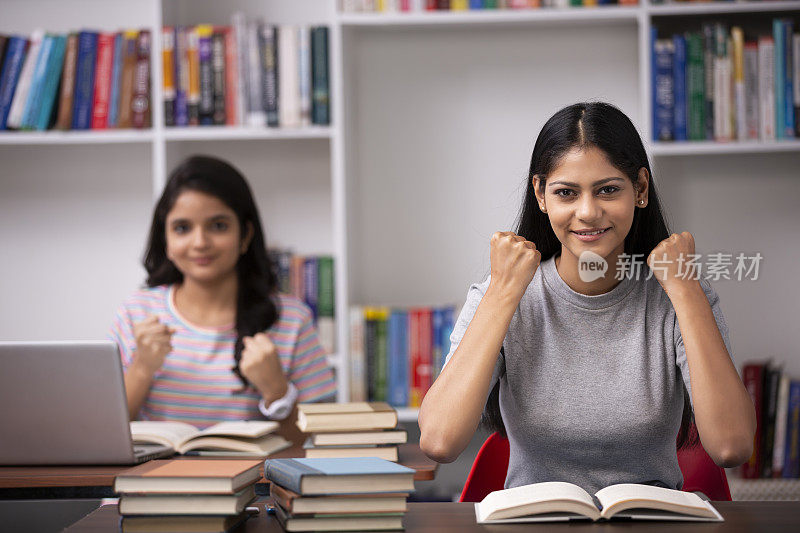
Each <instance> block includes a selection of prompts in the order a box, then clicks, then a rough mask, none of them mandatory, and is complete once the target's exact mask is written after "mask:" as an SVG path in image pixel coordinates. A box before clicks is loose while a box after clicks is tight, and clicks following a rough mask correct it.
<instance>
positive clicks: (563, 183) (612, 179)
mask: <svg viewBox="0 0 800 533" xmlns="http://www.w3.org/2000/svg"><path fill="white" fill-rule="evenodd" d="M610 181H625V180H623V179H622V178H616V177H614V178H603V179H601V180H597V181H595V182H594V183H592V187H596V186H598V185H602V184H604V183H608V182H610ZM553 185H566V186H567V187H577V188H579V189H580V187H581V186H580V185H578V184H577V183H573V182H571V181H554V182H552V183H548V184H547V186H548V187H550V186H553Z"/></svg>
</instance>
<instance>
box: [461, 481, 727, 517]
mask: <svg viewBox="0 0 800 533" xmlns="http://www.w3.org/2000/svg"><path fill="white" fill-rule="evenodd" d="M475 515H476V517H477V520H478V523H479V524H494V523H512V522H549V521H561V520H575V519H583V520H585V519H589V520H595V521H596V520H603V519H611V518H626V519H634V520H692V521H703V522H723V521H724V519H723V518H722V515H720V514H719V512H717V510H716V509H714V507H713V506H712V505H711V504H710V503H709V502H707V501H705V500H703V499H702V498H700V496H698V495H697V494H694V493H691V492H682V491H679V490H673V489H665V488H662V487H653V486H650V485H639V484H635V483H620V484H618V485H610V486H608V487H606V488H604V489H601V490H599V491H597V492H596V493H595V498H592V495H590V494H589V493H588V492H586V491H585V490H583V489H582V488H581V487H579V486H577V485H574V484H572V483H565V482H561V481H549V482H545V483H534V484H532V485H524V486H521V487H514V488H510V489H505V490H496V491H494V492H492V493H490V494H489V495H488V496H486V497H485V498H484V499H483V501H481V502H479V503H476V504H475Z"/></svg>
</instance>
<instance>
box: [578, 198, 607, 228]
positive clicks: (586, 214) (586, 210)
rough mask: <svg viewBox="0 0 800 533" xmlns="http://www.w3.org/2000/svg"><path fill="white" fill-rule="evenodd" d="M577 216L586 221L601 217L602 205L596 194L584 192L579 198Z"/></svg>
mask: <svg viewBox="0 0 800 533" xmlns="http://www.w3.org/2000/svg"><path fill="white" fill-rule="evenodd" d="M575 216H577V217H578V218H579V219H580V220H582V221H584V222H590V221H594V220H598V219H599V218H600V216H601V209H600V205H599V203H598V202H597V199H596V198H595V197H594V195H592V194H584V195H582V196H581V198H580V199H579V200H578V207H577V211H576V213H575Z"/></svg>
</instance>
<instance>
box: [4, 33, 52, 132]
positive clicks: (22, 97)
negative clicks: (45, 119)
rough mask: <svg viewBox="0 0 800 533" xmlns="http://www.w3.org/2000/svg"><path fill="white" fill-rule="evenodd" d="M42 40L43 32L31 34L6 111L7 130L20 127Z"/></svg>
mask: <svg viewBox="0 0 800 533" xmlns="http://www.w3.org/2000/svg"><path fill="white" fill-rule="evenodd" d="M43 39H44V31H43V30H40V29H37V30H34V32H33V33H32V34H31V38H30V44H29V46H28V51H27V54H26V55H25V61H24V63H23V65H22V70H21V71H20V74H19V79H18V80H17V87H16V89H15V90H14V95H13V99H12V100H11V107H10V108H9V110H8V116H7V118H6V128H8V129H19V128H21V127H22V118H23V115H24V113H25V104H26V102H27V99H28V95H29V93H30V89H31V84H32V83H33V73H34V70H35V69H36V62H37V61H38V59H39V50H41V47H42V40H43Z"/></svg>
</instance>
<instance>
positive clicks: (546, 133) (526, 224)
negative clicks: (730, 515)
mask: <svg viewBox="0 0 800 533" xmlns="http://www.w3.org/2000/svg"><path fill="white" fill-rule="evenodd" d="M588 147H597V148H599V149H600V150H602V151H603V152H604V153H605V154H606V156H607V157H608V160H609V161H610V162H611V164H612V165H613V166H614V167H616V168H617V169H619V170H620V171H621V172H623V173H624V174H625V175H626V176H627V177H628V178H629V179H630V180H631V182H632V183H633V184H634V186H636V183H637V180H638V177H639V169H641V168H645V169H647V174H648V176H649V177H650V182H649V191H648V196H647V204H646V206H645V207H643V208H636V209H634V215H633V223H632V225H631V229H630V231H629V232H628V235H627V236H626V237H625V253H626V254H644V257H647V256H648V255H649V254H650V252H651V251H652V250H653V248H655V247H656V246H657V245H658V243H660V242H661V241H662V240H664V239H666V238H667V237H669V235H670V232H669V229H668V228H667V223H666V221H665V220H664V215H663V214H662V211H661V203H660V201H659V199H658V194H657V193H656V187H655V183H654V182H653V179H652V171H651V170H650V163H649V161H648V158H647V153H646V152H645V149H644V145H643V144H642V139H641V138H640V137H639V134H638V132H637V131H636V128H635V127H634V125H633V123H632V122H631V121H630V119H629V118H628V117H627V116H626V115H625V114H624V113H623V112H622V111H620V110H619V109H618V108H616V107H615V106H613V105H611V104H607V103H603V102H583V103H578V104H573V105H571V106H568V107H565V108H563V109H561V110H560V111H558V112H557V113H556V114H555V115H553V116H552V117H550V119H549V120H548V121H547V123H545V125H544V126H543V127H542V131H541V132H540V133H539V137H538V138H537V139H536V144H535V145H534V147H533V154H532V155H531V164H530V168H529V170H528V178H527V188H526V191H525V198H524V200H523V204H522V210H521V211H520V214H519V218H518V224H517V231H516V233H517V234H518V235H520V236H521V237H524V238H525V239H527V240H529V241H531V242H533V243H535V244H536V249H537V250H539V252H540V253H541V254H542V259H541V260H542V261H545V260H547V259H549V258H551V257H552V256H553V255H555V254H556V253H558V252H560V251H561V241H559V240H558V237H556V234H555V232H554V231H553V228H552V227H551V226H550V220H549V218H548V216H547V214H546V213H543V212H542V211H541V210H540V209H539V206H538V204H537V201H536V196H535V194H534V185H533V178H534V176H536V175H538V176H539V177H541V178H542V179H541V180H540V182H539V183H540V187H539V190H540V191H541V192H544V187H545V183H546V177H547V175H548V174H549V173H550V172H552V170H553V169H554V168H555V167H556V166H557V165H558V164H559V162H560V160H561V158H562V157H563V156H564V155H565V154H566V153H567V152H569V151H570V150H572V149H575V148H577V149H584V148H588ZM499 399H500V383H499V382H498V383H497V384H496V385H495V386H494V388H493V389H492V391H491V392H490V393H489V399H488V400H487V402H486V408H485V410H484V413H483V420H482V423H483V424H484V426H486V427H487V428H488V429H489V430H490V431H498V432H500V433H501V434H502V435H504V436H505V435H506V431H505V425H504V424H503V418H502V415H501V413H500V402H499ZM693 424H694V414H693V412H692V409H691V405H690V403H689V394H688V392H687V391H686V386H685V385H684V387H683V415H682V419H681V427H680V430H679V431H678V436H677V443H678V448H679V449H680V448H684V447H691V446H694V445H696V444H697V442H698V439H697V432H696V431H694V430H693Z"/></svg>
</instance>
